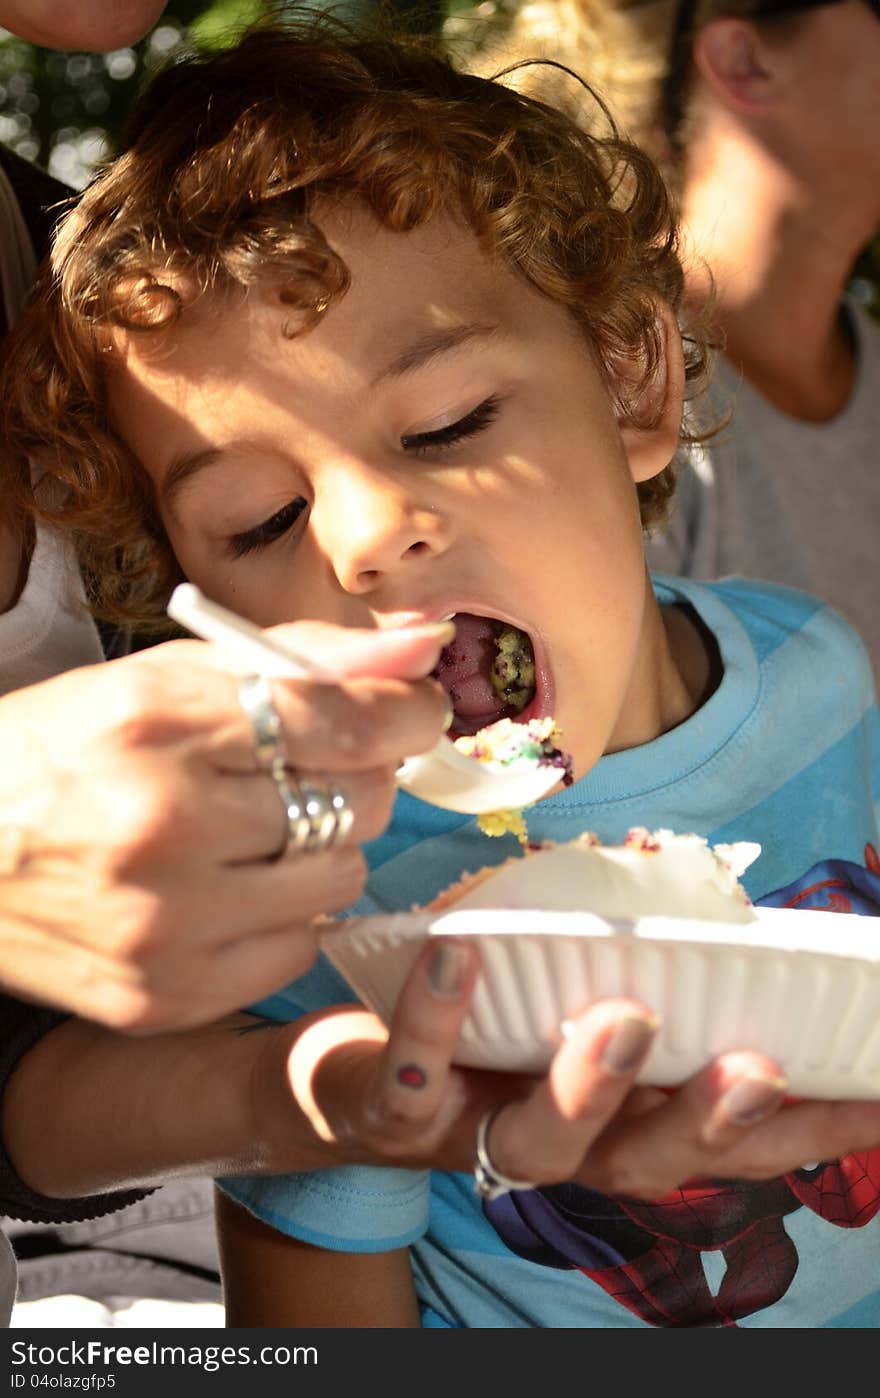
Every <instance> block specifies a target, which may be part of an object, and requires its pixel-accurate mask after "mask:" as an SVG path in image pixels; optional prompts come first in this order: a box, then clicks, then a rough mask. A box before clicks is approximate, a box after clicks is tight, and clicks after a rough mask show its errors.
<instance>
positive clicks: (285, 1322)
mask: <svg viewBox="0 0 880 1398" xmlns="http://www.w3.org/2000/svg"><path fill="white" fill-rule="evenodd" d="M217 1236H218V1242H219V1247H220V1270H221V1274H222V1277H223V1299H224V1303H225V1306H226V1324H227V1325H228V1326H258V1327H268V1326H278V1327H294V1328H299V1327H303V1328H308V1327H317V1328H322V1329H327V1328H333V1327H336V1326H338V1327H340V1328H351V1329H356V1330H365V1329H375V1328H387V1327H392V1328H395V1329H404V1328H405V1329H417V1328H418V1325H419V1311H418V1306H417V1304H416V1296H415V1289H414V1286H413V1279H412V1271H411V1269H410V1263H409V1251H408V1249H406V1248H398V1249H396V1250H395V1251H394V1252H384V1253H351V1252H329V1251H327V1250H325V1249H324V1248H317V1247H312V1245H311V1244H310V1243H302V1242H300V1241H299V1240H298V1239H296V1238H290V1237H288V1236H287V1235H286V1234H285V1233H279V1232H278V1231H277V1230H276V1229H274V1228H270V1227H269V1226H268V1225H267V1224H265V1223H261V1222H260V1220H259V1219H257V1218H254V1216H253V1214H250V1213H248V1211H247V1210H246V1209H243V1208H242V1207H241V1205H240V1204H236V1203H234V1202H233V1200H231V1199H229V1198H227V1196H226V1195H225V1194H223V1193H222V1191H220V1190H218V1191H217Z"/></svg>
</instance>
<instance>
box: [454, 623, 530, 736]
mask: <svg viewBox="0 0 880 1398" xmlns="http://www.w3.org/2000/svg"><path fill="white" fill-rule="evenodd" d="M454 620H455V639H454V640H453V641H452V642H451V643H450V644H449V645H448V646H446V647H444V649H443V651H442V653H441V655H440V660H439V661H438V663H437V668H436V669H435V671H434V678H435V679H438V680H439V681H440V683H441V684H442V685H443V688H444V689H445V690H446V692H447V694H448V695H449V697H450V699H451V700H452V703H453V706H454V708H455V719H454V722H453V725H452V729H451V733H450V736H451V737H453V738H458V737H462V736H463V735H465V734H468V735H470V734H472V733H476V732H478V731H479V729H481V728H485V727H487V725H488V724H490V723H495V722H497V720H498V719H500V718H507V717H515V715H516V709H515V708H512V707H511V705H510V703H509V702H507V701H506V700H505V698H504V695H503V694H499V692H498V690H497V689H496V687H495V685H493V683H492V668H493V666H494V664H495V660H496V655H497V648H496V644H495V641H496V637H497V636H498V634H499V632H500V631H501V630H502V629H503V628H502V623H500V622H498V621H493V620H492V618H491V617H484V616H472V615H471V614H470V613H469V612H458V613H457V614H456V616H455V618H454ZM524 639H525V638H524ZM526 643H527V642H526ZM527 644H528V643H527Z"/></svg>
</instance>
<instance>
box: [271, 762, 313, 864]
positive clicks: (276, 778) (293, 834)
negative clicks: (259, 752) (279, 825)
mask: <svg viewBox="0 0 880 1398" xmlns="http://www.w3.org/2000/svg"><path fill="white" fill-rule="evenodd" d="M269 776H270V777H271V778H272V780H273V782H274V783H275V790H276V791H277V792H278V795H279V797H280V798H281V805H282V807H283V809H284V820H285V832H284V840H283V842H282V845H281V848H280V849H278V850H276V851H275V853H274V854H271V855H270V856H269V860H270V862H271V863H274V862H275V860H277V859H281V857H282V856H283V855H285V854H302V853H303V851H304V850H305V849H306V847H307V845H308V841H309V835H310V834H311V823H310V821H309V818H308V816H307V815H306V808H305V801H304V800H303V795H302V792H301V791H300V788H299V783H298V782H297V780H296V775H295V774H294V773H293V772H292V771H290V770H289V769H288V768H286V767H284V766H283V764H282V763H280V762H275V763H273V764H272V766H271V767H270V768H269Z"/></svg>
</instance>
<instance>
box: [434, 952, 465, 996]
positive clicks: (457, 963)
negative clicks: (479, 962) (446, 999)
mask: <svg viewBox="0 0 880 1398" xmlns="http://www.w3.org/2000/svg"><path fill="white" fill-rule="evenodd" d="M468 963H469V957H468V953H467V951H466V950H465V948H464V947H461V946H458V944H457V943H455V942H449V941H446V940H445V939H438V941H437V945H436V946H435V947H434V949H433V951H432V952H431V958H430V960H429V962H428V981H429V983H430V986H431V989H432V990H433V992H434V994H435V995H440V996H451V995H458V993H459V991H460V990H461V988H462V986H463V985H464V980H465V976H466V975H467V970H468Z"/></svg>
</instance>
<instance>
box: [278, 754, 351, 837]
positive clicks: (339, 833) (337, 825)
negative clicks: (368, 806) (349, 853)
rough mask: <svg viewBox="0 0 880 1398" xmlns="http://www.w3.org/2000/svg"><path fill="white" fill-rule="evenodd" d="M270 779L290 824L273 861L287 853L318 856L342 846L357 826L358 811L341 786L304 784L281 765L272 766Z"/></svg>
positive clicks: (287, 768)
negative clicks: (355, 822)
mask: <svg viewBox="0 0 880 1398" xmlns="http://www.w3.org/2000/svg"><path fill="white" fill-rule="evenodd" d="M269 776H270V777H271V778H272V780H273V782H274V783H275V790H276V791H277V792H278V795H279V797H280V798H281V804H282V806H283V808H284V815H285V819H286V821H287V834H286V838H285V840H284V843H283V844H282V846H281V848H280V849H279V850H277V851H276V853H275V854H273V855H271V856H270V858H271V859H273V860H275V859H280V858H281V857H282V855H284V854H317V853H318V852H320V851H321V850H325V849H329V848H330V846H331V845H340V844H342V842H343V840H344V839H345V837H346V836H347V835H348V833H349V831H350V830H351V827H352V825H353V824H354V812H353V811H352V810H351V809H350V807H349V805H348V803H347V802H346V799H345V796H344V795H343V793H342V792H341V791H340V790H339V789H338V787H331V788H329V789H328V790H325V789H324V788H323V787H320V786H318V785H316V784H315V783H314V782H304V781H301V780H300V778H299V777H298V775H297V773H296V772H295V771H294V770H293V768H292V767H285V766H284V765H283V763H281V762H275V763H273V764H272V766H271V767H270V768H269Z"/></svg>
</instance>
